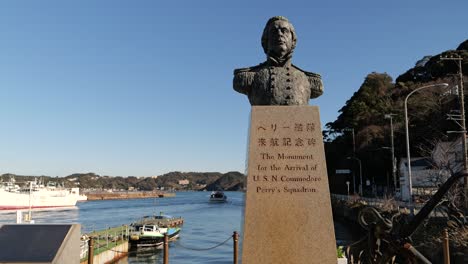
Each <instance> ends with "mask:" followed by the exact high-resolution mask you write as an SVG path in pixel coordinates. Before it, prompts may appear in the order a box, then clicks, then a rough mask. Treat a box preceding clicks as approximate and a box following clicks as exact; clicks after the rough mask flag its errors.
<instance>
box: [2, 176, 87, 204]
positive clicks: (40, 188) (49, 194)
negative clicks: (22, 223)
mask: <svg viewBox="0 0 468 264" xmlns="http://www.w3.org/2000/svg"><path fill="white" fill-rule="evenodd" d="M79 200H86V196H84V195H80V193H79V188H70V189H67V188H62V187H59V186H57V185H55V184H53V185H52V184H49V185H47V186H44V185H42V184H40V183H38V182H37V181H33V182H29V183H28V184H27V186H24V187H22V188H20V187H19V186H18V185H17V184H16V182H15V180H14V179H13V178H12V179H10V181H9V182H3V183H1V185H0V210H18V209H28V208H31V209H36V208H55V207H72V206H75V205H76V203H77V201H79Z"/></svg>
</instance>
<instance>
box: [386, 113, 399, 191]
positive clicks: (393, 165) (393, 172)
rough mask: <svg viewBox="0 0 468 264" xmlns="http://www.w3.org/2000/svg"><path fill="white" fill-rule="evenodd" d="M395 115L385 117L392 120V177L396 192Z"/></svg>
mask: <svg viewBox="0 0 468 264" xmlns="http://www.w3.org/2000/svg"><path fill="white" fill-rule="evenodd" d="M394 115H395V114H387V115H385V119H390V142H391V148H392V176H393V188H394V189H395V190H396V187H397V183H396V165H395V145H394V143H393V118H392V117H393V116H394Z"/></svg>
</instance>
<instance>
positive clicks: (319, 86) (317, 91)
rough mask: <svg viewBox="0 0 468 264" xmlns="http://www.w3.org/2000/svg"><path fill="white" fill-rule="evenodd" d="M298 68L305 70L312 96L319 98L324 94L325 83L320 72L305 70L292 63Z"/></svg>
mask: <svg viewBox="0 0 468 264" xmlns="http://www.w3.org/2000/svg"><path fill="white" fill-rule="evenodd" d="M292 66H293V67H294V68H295V69H296V70H298V71H301V72H303V73H304V74H305V75H306V76H307V79H309V83H310V91H311V94H310V98H317V97H319V96H320V95H322V94H323V83H322V76H320V74H318V73H314V72H308V71H304V70H303V69H301V68H299V67H297V66H296V65H292Z"/></svg>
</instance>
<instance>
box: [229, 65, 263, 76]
mask: <svg viewBox="0 0 468 264" xmlns="http://www.w3.org/2000/svg"><path fill="white" fill-rule="evenodd" d="M263 66H264V63H261V64H259V65H257V66H252V67H247V68H239V69H235V70H234V75H237V74H240V73H255V72H257V71H258V70H260V69H261V68H262V67H263Z"/></svg>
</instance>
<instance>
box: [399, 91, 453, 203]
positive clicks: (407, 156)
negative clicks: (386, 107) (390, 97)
mask: <svg viewBox="0 0 468 264" xmlns="http://www.w3.org/2000/svg"><path fill="white" fill-rule="evenodd" d="M436 86H442V87H444V88H445V87H447V86H448V84H446V83H438V84H431V85H426V86H422V87H419V88H417V89H415V90H413V91H412V92H411V93H409V94H408V95H407V96H406V98H405V132H406V160H407V164H408V166H407V167H408V188H409V200H408V202H409V204H410V206H411V204H412V203H413V184H412V182H411V155H410V143H409V132H408V98H409V97H410V96H411V95H412V94H414V93H415V92H417V91H419V90H422V89H426V88H431V87H436Z"/></svg>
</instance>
